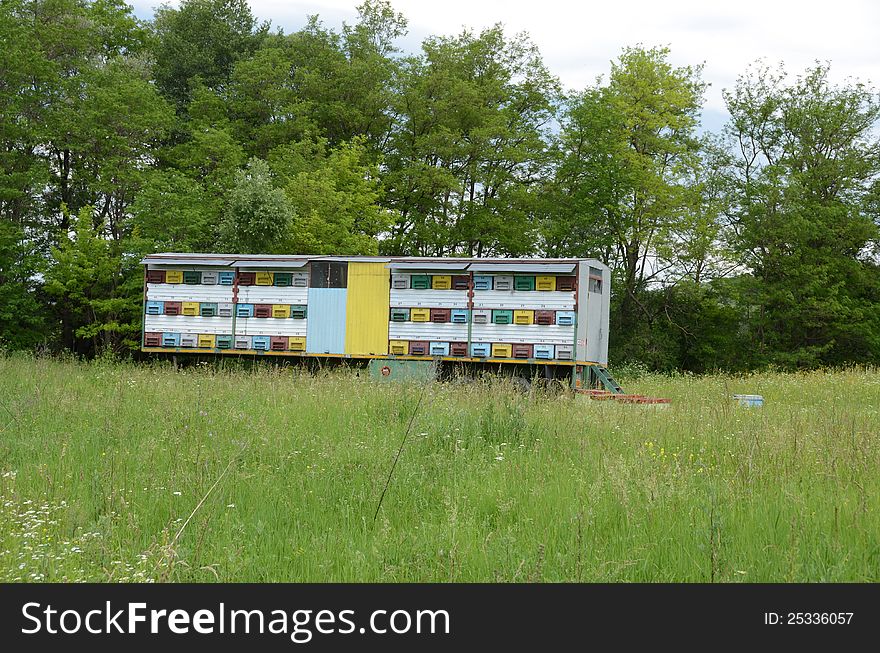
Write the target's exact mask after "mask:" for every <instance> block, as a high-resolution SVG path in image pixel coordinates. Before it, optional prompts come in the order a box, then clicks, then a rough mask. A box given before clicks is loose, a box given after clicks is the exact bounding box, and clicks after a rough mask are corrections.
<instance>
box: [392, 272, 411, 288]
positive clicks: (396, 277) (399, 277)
mask: <svg viewBox="0 0 880 653" xmlns="http://www.w3.org/2000/svg"><path fill="white" fill-rule="evenodd" d="M391 287H392V288H394V290H406V289H407V288H409V275H408V274H392V275H391Z"/></svg>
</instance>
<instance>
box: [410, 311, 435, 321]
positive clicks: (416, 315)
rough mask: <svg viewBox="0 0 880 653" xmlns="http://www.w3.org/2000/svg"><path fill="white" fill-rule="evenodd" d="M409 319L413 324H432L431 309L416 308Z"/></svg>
mask: <svg viewBox="0 0 880 653" xmlns="http://www.w3.org/2000/svg"><path fill="white" fill-rule="evenodd" d="M409 319H410V321H411V322H430V321H431V309H430V308H414V309H412V310H411V311H410V312H409Z"/></svg>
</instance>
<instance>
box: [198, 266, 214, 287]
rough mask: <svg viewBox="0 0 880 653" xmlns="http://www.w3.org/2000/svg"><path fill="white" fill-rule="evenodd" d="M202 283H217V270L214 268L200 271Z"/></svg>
mask: <svg viewBox="0 0 880 653" xmlns="http://www.w3.org/2000/svg"><path fill="white" fill-rule="evenodd" d="M202 284H204V285H206V286H216V285H217V272H216V271H214V270H208V271H207V272H202Z"/></svg>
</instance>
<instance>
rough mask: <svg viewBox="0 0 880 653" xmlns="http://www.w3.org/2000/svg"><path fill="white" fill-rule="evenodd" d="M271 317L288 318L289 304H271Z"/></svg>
mask: <svg viewBox="0 0 880 653" xmlns="http://www.w3.org/2000/svg"><path fill="white" fill-rule="evenodd" d="M272 317H290V304H272Z"/></svg>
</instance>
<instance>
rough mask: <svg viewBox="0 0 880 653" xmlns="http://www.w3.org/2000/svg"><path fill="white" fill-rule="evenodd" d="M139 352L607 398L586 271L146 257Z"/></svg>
mask: <svg viewBox="0 0 880 653" xmlns="http://www.w3.org/2000/svg"><path fill="white" fill-rule="evenodd" d="M142 263H143V264H144V268H145V277H144V323H143V341H142V349H143V350H144V351H146V352H174V353H183V352H189V353H212V354H233V355H235V354H252V355H263V356H301V357H325V358H326V357H330V358H340V359H342V358H345V359H369V365H370V368H371V370H372V372H373V373H374V374H376V375H377V376H378V377H379V378H397V377H399V376H407V375H419V374H432V373H434V372H436V369H437V367H438V366H446V365H459V366H460V367H461V368H462V369H465V370H468V369H477V368H481V367H483V368H484V367H492V368H495V369H501V370H505V371H507V372H510V373H513V374H515V375H517V376H523V377H527V378H528V377H532V376H535V375H539V376H542V377H545V378H557V379H561V380H564V381H565V382H570V383H571V385H572V386H573V387H575V388H587V387H594V386H597V385H601V386H604V388H605V389H606V390H608V391H611V392H612V393H621V392H622V391H621V390H620V387H619V386H618V385H617V384H616V383H615V382H614V380H613V379H612V378H611V377H610V375H609V374H608V372H607V370H606V369H605V365H606V363H607V357H608V314H609V296H610V292H609V291H610V283H611V278H610V270H609V268H608V267H607V266H606V265H604V264H602V263H600V262H599V261H597V260H593V259H465V258H394V257H387V258H382V257H355V256H348V257H346V256H286V255H282V256H269V255H263V256H260V255H221V254H154V255H151V256H148V257H147V258H145V259H144V260H143V261H142Z"/></svg>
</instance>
